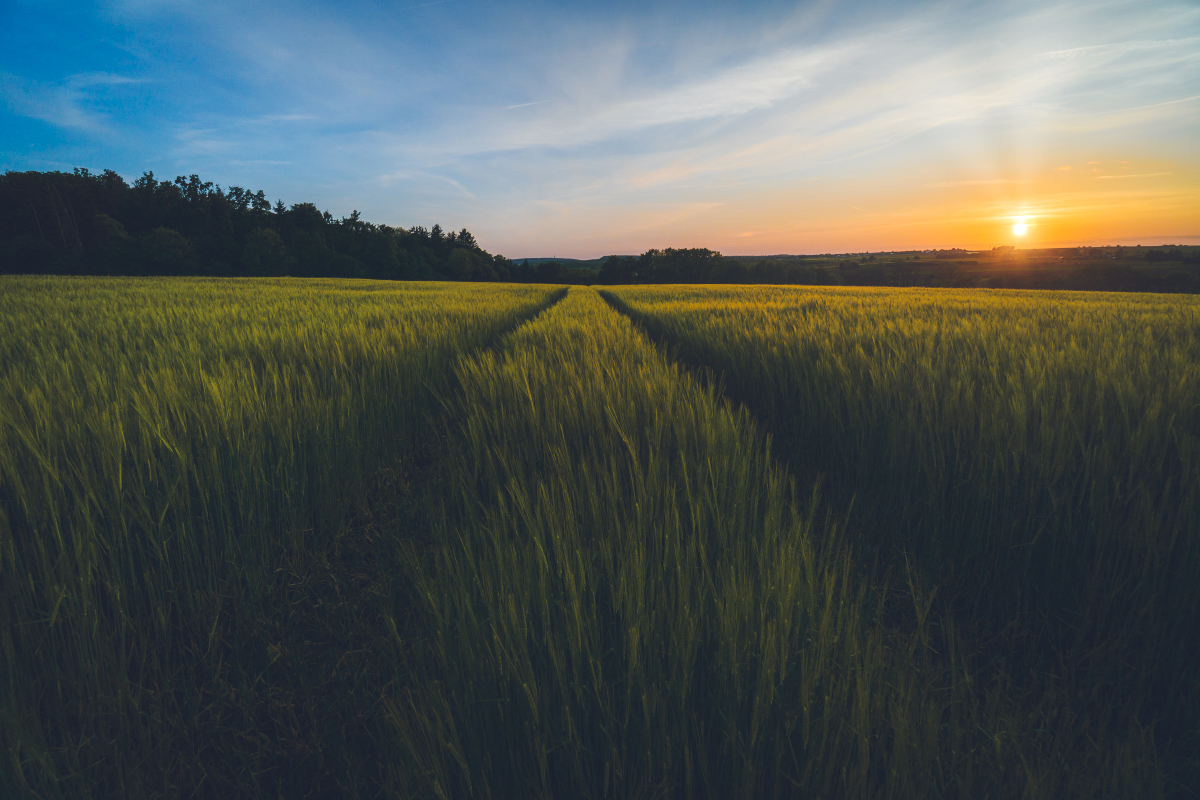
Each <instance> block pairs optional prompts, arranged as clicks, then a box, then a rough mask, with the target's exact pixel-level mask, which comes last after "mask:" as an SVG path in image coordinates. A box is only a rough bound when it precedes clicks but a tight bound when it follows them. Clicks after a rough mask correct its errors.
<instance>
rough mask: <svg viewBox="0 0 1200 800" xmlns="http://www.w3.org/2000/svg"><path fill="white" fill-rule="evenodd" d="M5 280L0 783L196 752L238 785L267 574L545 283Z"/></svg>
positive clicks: (250, 754)
mask: <svg viewBox="0 0 1200 800" xmlns="http://www.w3.org/2000/svg"><path fill="white" fill-rule="evenodd" d="M3 288H4V291H3V293H2V294H0V586H2V589H0V650H2V652H3V654H4V658H3V665H4V671H3V673H2V674H0V720H2V721H3V725H2V726H0V727H2V731H3V733H2V734H0V735H2V737H3V743H4V746H5V750H6V758H5V761H6V763H5V767H4V769H3V774H4V783H5V784H7V787H6V788H8V789H10V790H14V791H15V790H16V789H17V788H21V787H24V788H26V789H32V787H37V792H38V795H39V796H42V797H53V796H61V797H85V796H89V795H90V796H115V795H126V796H140V795H154V794H170V793H172V792H173V791H179V792H182V793H185V794H186V793H187V789H186V788H185V787H189V786H190V787H200V786H204V785H205V784H206V781H208V783H209V784H210V785H211V784H212V781H213V780H214V779H213V778H211V776H209V775H208V770H209V769H210V767H211V765H212V759H209V758H208V757H207V755H210V754H211V753H212V751H213V749H214V748H215V749H216V750H218V751H221V750H223V751H224V752H223V754H222V755H221V757H220V758H218V759H216V761H217V763H218V766H219V771H222V770H223V771H224V772H226V773H229V774H228V775H225V776H223V777H222V780H225V779H229V780H231V781H233V783H232V784H230V785H231V786H251V787H253V786H254V785H256V779H255V778H254V777H253V773H254V772H255V770H256V769H258V768H261V766H262V765H261V764H258V765H256V764H255V763H254V762H255V758H256V756H255V755H254V754H255V753H256V752H262V751H265V750H269V749H270V748H271V747H272V746H274V743H262V742H258V741H256V737H258V736H260V735H261V731H259V730H255V728H256V727H257V726H258V721H257V720H256V719H255V717H256V715H257V714H258V710H256V709H254V708H251V706H253V705H255V703H257V702H258V700H257V699H255V698H259V697H260V696H261V694H262V692H261V691H260V687H262V686H263V683H262V682H263V680H264V676H269V674H270V668H271V666H272V664H273V663H274V662H275V661H276V660H277V659H278V658H279V656H280V650H279V647H278V643H274V642H271V641H263V631H264V630H266V629H268V628H271V627H272V625H275V626H276V627H277V626H278V625H277V623H278V619H279V615H280V613H281V611H286V609H287V606H286V605H284V606H283V607H282V609H281V607H280V602H281V598H284V597H286V596H287V594H288V592H287V588H286V582H287V580H288V577H289V575H288V574H287V571H286V570H284V569H283V567H284V566H290V567H291V568H292V569H301V571H303V569H304V567H303V564H304V562H305V561H306V560H309V558H308V554H309V553H311V552H314V551H320V550H321V549H322V548H323V546H324V545H325V543H326V542H327V541H328V540H329V539H330V538H331V537H332V536H333V533H334V531H336V530H337V528H338V524H339V522H340V520H341V518H342V516H343V514H344V512H345V509H346V505H347V501H349V500H352V499H353V498H354V497H356V496H359V495H361V494H362V492H363V491H364V489H365V488H366V486H367V483H368V481H369V480H370V479H372V478H373V477H374V475H375V474H376V472H377V471H378V469H379V468H380V467H381V466H384V465H386V464H389V463H391V462H392V461H393V460H394V459H395V458H396V455H397V453H403V452H404V451H406V450H407V449H408V448H409V446H410V443H411V442H412V441H414V439H415V437H416V435H417V434H418V433H419V432H420V430H421V428H422V426H423V424H424V422H425V420H426V419H427V418H428V416H429V412H430V411H431V410H432V409H433V408H434V407H435V404H436V402H437V397H438V394H439V392H440V391H442V390H444V387H445V385H446V384H445V377H446V375H447V374H448V373H449V370H450V367H451V365H452V364H453V363H454V360H455V359H456V358H457V357H458V355H459V354H461V353H462V352H465V351H469V350H471V349H474V348H476V347H479V346H482V345H484V344H486V343H487V342H488V341H490V339H492V338H493V337H494V336H496V335H497V334H498V333H500V332H502V331H503V330H504V329H505V328H510V327H512V326H514V325H516V324H518V323H519V322H520V321H521V319H522V318H523V317H527V316H529V315H531V314H533V313H535V312H536V311H537V310H538V309H539V308H540V307H543V306H545V305H546V304H547V303H548V302H550V301H551V298H552V295H553V292H554V290H553V289H552V288H550V287H536V286H530V287H508V288H504V289H501V290H499V291H498V290H496V289H495V288H494V287H488V286H478V287H469V288H468V287H462V286H454V285H446V284H415V285H405V286H404V287H403V288H397V286H396V285H395V284H387V283H372V282H365V281H359V282H355V281H306V282H302V281H290V280H275V281H272V280H254V281H223V280H171V281H153V280H106V279H97V280H73V279H54V278H6V279H5V281H4V287H3ZM259 710H261V709H259ZM298 713H299V715H300V717H302V716H303V710H300V711H299V712H298ZM239 715H240V717H241V718H240V719H239ZM300 724H303V723H300ZM293 727H294V726H293ZM239 760H241V761H243V762H244V763H243V764H241V765H240V766H239V765H237V762H238V761H239ZM235 773H236V774H240V775H241V776H242V777H241V778H230V775H232V774H235ZM214 788H215V786H214Z"/></svg>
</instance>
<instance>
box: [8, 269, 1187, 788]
mask: <svg viewBox="0 0 1200 800" xmlns="http://www.w3.org/2000/svg"><path fill="white" fill-rule="evenodd" d="M1197 631H1200V297H1197V296H1190V295H1150V294H1141V295H1138V294H1121V295H1118V294H1103V293H1080V292H1021V291H1001V290H995V291H993V290H944V289H877V288H827V287H809V288H805V287H771V286H745V287H739V286H719V287H706V286H653V287H645V286H639V287H610V288H604V289H603V290H600V291H597V290H595V289H591V288H587V287H571V288H570V289H569V290H568V289H566V288H563V287H556V286H545V285H508V284H486V283H475V284H453V283H398V282H384V281H363V280H318V279H314V280H293V279H241V280H235V279H200V278H197V279H186V278H171V279H137V278H130V279H110V278H96V279H87V278H82V279H81V278H53V277H12V278H10V277H6V278H3V279H0V648H2V651H3V655H2V658H0V665H2V666H0V744H2V747H3V752H2V753H0V795H3V796H4V797H14V798H47V799H48V798H109V797H135V798H142V797H147V798H150V797H154V798H157V797H170V798H176V797H179V798H191V797H197V798H201V797H212V798H238V797H247V798H276V797H284V798H302V797H347V798H392V797H395V798H425V797H428V798H443V799H444V800H450V799H451V798H495V799H496V800H499V799H500V798H572V799H573V798H824V799H826V800H835V799H837V798H1190V797H1198V796H1200V788H1198V787H1200V669H1197V664H1196V659H1195V655H1194V654H1195V652H1196V651H1197V648H1196V644H1195V640H1196V637H1197Z"/></svg>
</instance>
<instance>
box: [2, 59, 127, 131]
mask: <svg viewBox="0 0 1200 800" xmlns="http://www.w3.org/2000/svg"><path fill="white" fill-rule="evenodd" d="M142 82H143V81H141V80H139V79H137V78H130V77H127V76H125V75H114V74H111V73H106V72H85V73H79V74H75V75H70V76H68V77H67V78H66V79H64V80H62V81H60V82H57V83H45V82H41V81H34V80H29V79H27V78H23V77H20V76H18V75H12V74H10V73H5V72H0V100H2V101H3V102H4V104H5V105H7V106H8V107H9V109H11V110H12V112H13V113H14V114H17V115H18V116H22V117H29V118H31V119H38V120H41V121H42V122H47V123H49V124H51V125H54V126H56V127H60V128H71V129H75V130H82V131H91V132H96V133H100V132H105V131H106V130H107V128H108V123H109V117H108V115H106V114H102V113H99V112H97V111H95V110H94V109H92V108H89V107H88V104H89V103H88V101H89V99H90V98H89V92H88V90H89V89H91V88H93V87H107V86H122V85H126V84H135V83H142Z"/></svg>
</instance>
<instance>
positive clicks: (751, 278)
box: [593, 247, 841, 285]
mask: <svg viewBox="0 0 1200 800" xmlns="http://www.w3.org/2000/svg"><path fill="white" fill-rule="evenodd" d="M593 282H595V283H600V284H606V285H617V284H627V283H771V284H779V283H797V284H809V285H821V284H829V283H841V281H840V280H839V279H838V277H837V276H836V275H835V274H833V273H832V272H831V271H830V270H828V269H824V268H822V267H820V266H817V265H815V264H811V263H805V261H804V260H803V259H800V258H796V259H791V260H786V261H785V260H781V259H761V260H759V261H758V262H756V263H753V264H747V263H745V262H744V261H742V260H740V259H736V258H729V257H727V256H723V255H721V254H720V253H718V252H716V251H714V250H707V249H705V248H699V247H697V248H691V249H680V250H676V249H674V248H667V249H666V250H647V251H646V252H645V253H642V254H641V255H640V256H609V257H608V259H607V260H606V261H605V262H604V264H603V265H602V266H601V268H600V275H599V276H598V278H597V279H596V280H595V281H593Z"/></svg>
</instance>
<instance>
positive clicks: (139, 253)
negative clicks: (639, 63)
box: [0, 169, 1200, 293]
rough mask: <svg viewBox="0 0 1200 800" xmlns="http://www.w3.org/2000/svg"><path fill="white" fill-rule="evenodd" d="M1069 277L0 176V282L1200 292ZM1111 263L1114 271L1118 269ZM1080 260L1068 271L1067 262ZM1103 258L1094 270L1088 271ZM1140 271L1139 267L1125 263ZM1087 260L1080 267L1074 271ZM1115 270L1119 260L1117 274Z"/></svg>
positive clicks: (1161, 260)
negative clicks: (593, 262)
mask: <svg viewBox="0 0 1200 800" xmlns="http://www.w3.org/2000/svg"><path fill="white" fill-rule="evenodd" d="M1057 252H1059V253H1061V255H1062V259H1061V260H1062V261H1063V265H1064V266H1063V268H1060V269H1054V270H1045V269H1039V270H1021V269H1014V268H1012V267H1006V266H1004V265H1003V264H1002V263H1001V262H996V266H995V267H991V266H988V265H987V264H983V263H982V262H979V261H977V260H964V257H966V256H968V255H972V254H969V253H967V251H964V250H948V251H939V252H938V253H936V254H934V255H933V256H932V258H928V257H927V258H926V259H921V258H920V257H916V256H914V257H911V258H908V257H904V258H901V259H899V260H897V259H895V258H893V259H892V260H877V259H876V257H875V256H874V255H870V256H863V257H861V258H859V259H857V260H854V259H843V260H840V261H839V260H836V259H835V258H834V257H829V256H825V257H813V258H804V257H787V258H782V257H776V258H769V259H760V260H758V261H756V262H751V261H748V260H746V259H738V258H730V257H726V256H722V255H721V254H720V253H718V252H715V251H713V250H707V249H703V248H693V249H673V248H667V249H665V250H648V251H646V252H645V253H643V254H641V255H640V256H610V257H609V258H608V259H607V260H606V261H605V262H604V263H603V265H602V267H601V269H600V270H599V271H597V270H585V269H571V268H569V267H567V266H565V265H563V264H560V263H558V262H555V261H546V262H541V263H538V264H536V265H531V264H529V263H527V262H522V263H515V262H513V261H511V260H509V259H507V258H505V257H504V256H500V255H490V254H488V253H486V252H484V250H483V249H482V248H481V247H480V246H479V244H478V243H477V242H476V241H475V237H474V236H472V235H471V233H470V232H469V231H467V230H466V229H465V228H464V229H463V230H461V231H458V232H457V233H455V232H446V231H443V230H442V229H441V227H440V226H438V225H434V226H433V228H432V229H429V230H426V229H425V228H423V227H420V226H416V227H413V228H408V229H404V228H393V227H390V226H388V225H375V224H373V223H370V222H366V221H365V220H363V219H362V218H361V216H360V215H359V213H358V212H357V211H355V212H353V213H352V214H350V216H348V217H342V218H341V219H334V217H333V216H332V215H331V214H330V213H329V212H328V211H320V210H318V209H317V207H316V206H315V205H313V204H312V203H297V204H295V205H293V206H291V207H290V208H289V207H288V206H285V205H284V203H283V202H282V201H276V202H275V203H274V204H272V203H271V202H270V201H269V200H267V198H266V196H265V195H264V194H263V192H262V191H258V192H251V191H249V190H247V189H243V188H241V187H239V186H230V187H228V188H226V189H222V188H221V187H220V186H216V185H214V184H212V183H209V182H203V181H201V180H200V178H199V177H198V176H196V175H191V176H188V177H183V176H180V177H177V178H175V180H173V181H159V180H156V179H155V177H154V174H153V173H150V172H147V173H145V174H144V175H142V177H141V178H139V179H137V180H136V181H134V182H133V184H132V185H130V184H128V183H126V182H125V180H124V179H123V178H122V177H121V176H120V175H118V174H117V173H115V172H113V171H112V170H105V171H104V172H102V173H100V174H94V173H91V172H89V171H88V170H86V169H76V170H75V171H74V172H73V173H64V172H6V173H4V174H3V175H0V273H9V274H21V273H44V274H59V275H214V276H245V277H251V276H267V277H270V276H284V275H291V276H297V277H340V278H375V279H383V280H454V281H510V282H515V283H533V282H536V283H574V284H608V285H615V284H630V283H727V284H747V283H750V284H807V285H827V284H840V285H849V286H945V287H967V286H991V287H996V288H1029V289H1092V290H1108V291H1143V292H1145V291H1149V292H1191V293H1200V263H1198V253H1200V248H1195V247H1187V248H1184V247H1178V246H1175V247H1170V246H1165V247H1158V248H1136V249H1135V248H1124V249H1123V250H1122V249H1121V248H1118V249H1116V250H1114V251H1111V252H1110V250H1109V249H1107V248H1103V249H1092V248H1081V249H1078V250H1062V251H1057ZM1114 259H1119V260H1114ZM1075 261H1078V262H1081V263H1080V264H1079V265H1078V266H1074V265H1073V263H1072V262H1075ZM1097 261H1099V262H1100V263H1094V262H1097ZM1135 261H1136V262H1138V263H1139V264H1142V265H1144V266H1139V267H1136V268H1135V267H1134V266H1133V262H1135ZM1082 262H1088V263H1086V264H1085V263H1082ZM1122 262H1123V263H1122Z"/></svg>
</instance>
